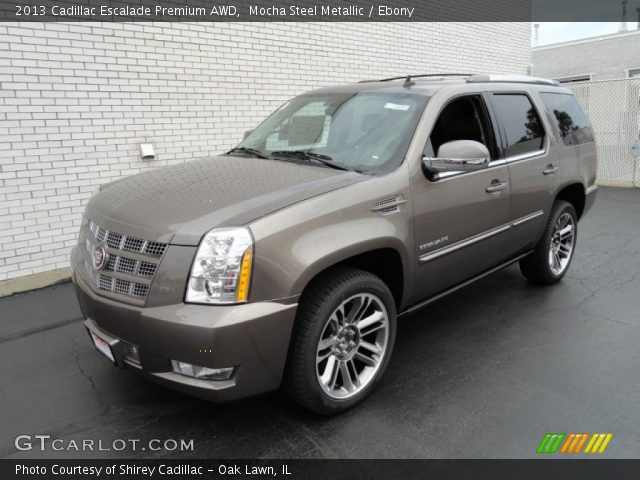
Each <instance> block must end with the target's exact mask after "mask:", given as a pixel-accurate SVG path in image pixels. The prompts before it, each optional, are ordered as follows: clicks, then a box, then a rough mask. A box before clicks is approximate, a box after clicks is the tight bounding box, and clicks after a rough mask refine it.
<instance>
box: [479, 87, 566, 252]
mask: <svg viewBox="0 0 640 480" xmlns="http://www.w3.org/2000/svg"><path fill="white" fill-rule="evenodd" d="M489 97H490V99H491V105H492V108H493V111H494V113H495V116H496V119H497V123H498V131H499V134H500V143H501V147H500V148H501V150H502V156H503V158H504V159H505V160H506V163H507V167H508V170H509V184H510V186H511V205H510V209H509V211H510V215H509V216H510V222H511V228H510V230H509V235H508V246H507V256H513V255H515V254H517V253H520V252H523V251H526V250H528V249H530V248H532V247H533V246H534V245H535V244H536V243H537V241H538V240H539V238H540V236H541V235H542V232H543V231H544V226H545V223H546V220H547V217H548V215H549V211H550V209H551V205H552V202H553V194H554V192H555V180H554V177H555V175H556V173H557V171H558V169H559V165H558V162H557V159H554V158H552V156H551V155H550V154H549V142H550V138H549V135H548V125H546V124H545V123H544V121H543V118H542V116H541V115H540V111H541V109H540V106H539V105H537V104H536V101H535V100H534V96H533V95H532V94H531V93H530V92H528V91H524V90H523V91H513V92H503V91H501V92H490V94H489Z"/></svg>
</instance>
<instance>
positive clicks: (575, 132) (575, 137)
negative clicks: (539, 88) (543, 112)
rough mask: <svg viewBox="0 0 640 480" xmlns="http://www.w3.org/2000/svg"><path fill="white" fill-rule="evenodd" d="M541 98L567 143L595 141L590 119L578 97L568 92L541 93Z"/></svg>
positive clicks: (575, 143)
mask: <svg viewBox="0 0 640 480" xmlns="http://www.w3.org/2000/svg"><path fill="white" fill-rule="evenodd" d="M540 98H541V99H542V103H544V105H545V107H547V109H548V111H549V115H550V117H551V121H552V122H554V123H555V125H556V127H557V128H558V132H559V133H560V137H561V138H562V141H563V142H564V144H565V145H580V144H583V143H589V142H593V132H592V131H591V127H590V126H589V121H588V120H587V116H586V115H585V114H584V112H583V111H582V108H581V107H580V104H579V103H578V101H577V100H576V97H574V96H573V95H571V94H568V93H541V94H540Z"/></svg>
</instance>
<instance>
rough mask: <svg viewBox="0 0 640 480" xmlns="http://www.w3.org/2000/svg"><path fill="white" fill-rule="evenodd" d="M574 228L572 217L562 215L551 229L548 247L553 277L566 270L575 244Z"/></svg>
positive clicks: (565, 214)
mask: <svg viewBox="0 0 640 480" xmlns="http://www.w3.org/2000/svg"><path fill="white" fill-rule="evenodd" d="M575 236H576V226H575V222H574V220H573V216H571V214H569V213H563V214H562V215H560V217H558V220H557V221H556V224H555V225H554V227H553V235H552V236H551V245H550V247H549V267H551V272H553V274H554V275H561V274H562V273H564V271H565V270H566V269H567V266H568V265H569V260H571V254H572V253H573V246H574V244H575Z"/></svg>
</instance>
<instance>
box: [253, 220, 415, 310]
mask: <svg viewBox="0 0 640 480" xmlns="http://www.w3.org/2000/svg"><path fill="white" fill-rule="evenodd" d="M340 216H341V217H343V218H341V219H339V220H336V219H334V221H331V220H330V219H325V220H324V221H323V222H322V223H321V224H319V225H315V228H312V229H307V228H305V227H308V225H305V224H301V225H300V224H298V225H295V224H294V225H292V226H291V228H289V229H287V230H285V231H280V232H277V233H274V234H273V235H271V236H268V237H264V238H258V239H257V240H256V248H255V262H254V275H253V280H252V290H251V292H252V293H251V301H265V300H268V299H269V300H273V299H280V298H287V297H292V299H294V298H297V297H298V296H299V295H300V294H301V293H302V292H303V290H304V288H305V287H306V286H307V285H308V283H309V282H310V281H311V280H312V279H313V278H314V277H315V276H317V275H318V274H319V273H321V272H323V271H324V270H326V269H328V268H330V267H332V266H334V265H336V264H338V263H341V262H343V261H345V260H347V259H349V258H351V257H354V256H356V255H360V254H363V253H367V252H370V251H372V250H378V249H393V250H395V251H396V252H397V253H398V254H399V256H400V259H401V261H402V271H403V277H404V283H405V288H404V292H405V293H406V292H409V291H410V290H411V287H412V285H411V283H412V282H411V281H410V280H412V278H413V275H412V270H411V268H412V265H413V264H412V262H411V261H410V256H409V251H408V248H407V246H408V245H411V241H412V240H411V235H410V232H409V228H408V224H407V222H406V219H403V217H404V215H401V214H394V215H390V216H386V217H384V216H370V217H366V218H351V219H348V218H344V215H340ZM317 223H318V220H317V219H316V220H315V221H314V224H317ZM254 234H255V231H254ZM258 235H259V233H258Z"/></svg>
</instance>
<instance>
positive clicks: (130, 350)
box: [125, 343, 140, 364]
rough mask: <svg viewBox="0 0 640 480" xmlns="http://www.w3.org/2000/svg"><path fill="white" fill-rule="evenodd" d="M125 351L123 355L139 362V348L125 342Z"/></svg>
mask: <svg viewBox="0 0 640 480" xmlns="http://www.w3.org/2000/svg"><path fill="white" fill-rule="evenodd" d="M126 345H127V352H126V353H125V357H126V358H127V359H129V360H131V361H132V362H134V363H138V364H139V363H140V350H139V349H138V347H137V346H136V345H132V344H131V343H127V344H126Z"/></svg>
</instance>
